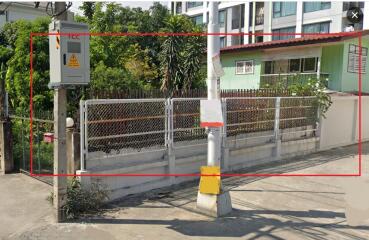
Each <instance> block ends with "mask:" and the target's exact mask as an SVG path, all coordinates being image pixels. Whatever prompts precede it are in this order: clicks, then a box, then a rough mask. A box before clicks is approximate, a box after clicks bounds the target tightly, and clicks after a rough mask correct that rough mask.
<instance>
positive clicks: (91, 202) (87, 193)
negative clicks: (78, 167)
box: [47, 178, 108, 219]
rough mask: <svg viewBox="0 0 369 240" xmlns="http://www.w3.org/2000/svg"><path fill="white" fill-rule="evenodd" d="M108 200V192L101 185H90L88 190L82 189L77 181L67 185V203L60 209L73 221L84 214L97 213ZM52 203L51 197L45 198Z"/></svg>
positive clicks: (74, 180)
mask: <svg viewBox="0 0 369 240" xmlns="http://www.w3.org/2000/svg"><path fill="white" fill-rule="evenodd" d="M107 199H108V192H107V190H106V189H105V187H102V186H101V184H98V183H92V184H91V185H90V187H88V188H82V187H81V183H80V182H79V181H78V180H77V179H75V178H74V179H73V180H72V181H70V182H69V183H68V187H67V202H66V204H65V205H64V206H63V207H62V210H63V211H64V213H65V214H66V217H67V219H75V218H78V217H79V216H81V215H82V214H86V213H93V212H98V211H99V210H100V209H101V207H102V205H103V204H104V201H105V200H107ZM47 200H48V201H50V202H51V203H52V202H53V195H51V196H49V197H48V198H47Z"/></svg>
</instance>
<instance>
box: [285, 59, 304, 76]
mask: <svg viewBox="0 0 369 240" xmlns="http://www.w3.org/2000/svg"><path fill="white" fill-rule="evenodd" d="M288 65H289V72H291V73H296V72H301V59H299V58H298V59H290V60H289V63H288Z"/></svg>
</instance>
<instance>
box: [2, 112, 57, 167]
mask: <svg viewBox="0 0 369 240" xmlns="http://www.w3.org/2000/svg"><path fill="white" fill-rule="evenodd" d="M9 118H10V120H11V122H12V136H13V158H14V161H15V169H20V171H22V172H30V170H31V166H30V146H31V141H30V139H31V134H30V126H31V119H30V117H29V113H14V112H11V113H10V115H9ZM53 129H54V121H53V119H52V112H51V113H45V112H44V113H37V114H35V115H34V117H33V118H32V160H33V161H32V162H33V165H32V170H33V173H37V174H39V173H52V171H53V160H54V158H53V156H54V145H53V143H52V141H53V135H52V134H53V132H54V130H53ZM48 134H50V135H49V136H48ZM47 136H48V137H49V141H48V140H47V139H46V137H47Z"/></svg>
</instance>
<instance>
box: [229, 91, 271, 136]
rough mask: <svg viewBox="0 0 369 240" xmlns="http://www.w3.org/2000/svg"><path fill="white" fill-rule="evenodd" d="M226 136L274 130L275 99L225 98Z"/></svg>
mask: <svg viewBox="0 0 369 240" xmlns="http://www.w3.org/2000/svg"><path fill="white" fill-rule="evenodd" d="M225 104H226V124H227V130H226V136H227V137H231V136H237V135H241V134H247V133H255V132H261V131H269V130H273V129H274V121H275V112H276V98H262V97H260V98H258V97H256V98H226V99H225Z"/></svg>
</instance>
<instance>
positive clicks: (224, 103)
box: [221, 98, 229, 170]
mask: <svg viewBox="0 0 369 240" xmlns="http://www.w3.org/2000/svg"><path fill="white" fill-rule="evenodd" d="M222 113H223V122H224V125H223V128H222V145H221V148H222V151H221V153H222V154H221V161H222V162H221V166H222V168H223V170H228V169H229V148H228V146H227V98H222Z"/></svg>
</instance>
